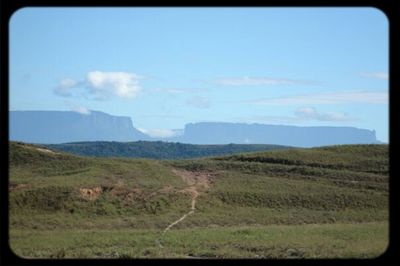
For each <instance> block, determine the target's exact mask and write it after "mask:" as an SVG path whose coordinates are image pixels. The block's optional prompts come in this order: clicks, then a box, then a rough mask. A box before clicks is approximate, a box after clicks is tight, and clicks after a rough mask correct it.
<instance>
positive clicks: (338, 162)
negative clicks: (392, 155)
mask: <svg viewBox="0 0 400 266" xmlns="http://www.w3.org/2000/svg"><path fill="white" fill-rule="evenodd" d="M37 148H38V146H33V145H24V144H17V143H11V144H10V182H11V185H12V190H11V192H10V228H11V246H12V248H13V249H14V250H15V252H16V253H17V254H19V255H22V256H28V257H138V256H139V257H182V256H185V255H192V256H205V257H216V256H217V257H237V256H239V257H293V256H294V257H296V256H297V257H354V256H356V257H373V256H377V255H379V254H381V253H382V252H383V251H384V249H385V248H386V244H387V219H388V210H387V208H388V182H387V181H388V147H387V145H346V146H335V147H326V148H317V149H296V150H287V151H270V152H261V153H251V154H242V155H232V156H227V157H217V158H209V159H197V160H180V161H156V160H146V159H101V158H87V157H77V156H73V155H69V154H64V153H50V152H46V151H40V150H38V149H37ZM173 168H175V169H179V168H180V169H186V170H190V171H194V172H209V173H212V175H211V178H212V185H211V188H210V189H209V190H208V191H207V192H205V193H202V194H200V196H199V197H198V202H197V205H196V212H195V213H194V214H193V215H190V216H188V217H187V219H186V220H185V221H184V222H182V223H179V224H178V225H177V226H176V227H174V228H173V229H172V230H171V231H170V232H168V233H167V234H166V235H165V239H164V248H163V249H160V248H158V247H157V245H156V244H155V242H154V241H155V240H156V239H157V237H159V235H160V232H161V231H162V230H163V229H164V228H165V227H166V226H167V225H168V224H169V223H171V222H172V221H174V220H176V219H177V218H179V217H180V216H181V215H183V214H184V213H186V212H187V211H188V210H189V208H190V203H191V202H190V198H189V197H188V195H186V194H183V193H179V192H178V191H179V190H180V189H182V188H184V187H185V186H187V185H186V184H185V183H184V182H183V181H182V179H181V178H180V177H179V176H177V175H176V174H174V173H173V172H172V171H171V170H172V169H173ZM96 186H99V187H101V188H102V190H103V193H102V194H101V195H100V196H99V198H97V199H96V200H94V201H88V200H85V199H83V198H82V196H81V195H80V192H79V188H93V187H96ZM177 229H179V230H177ZM94 231H95V232H97V233H94ZM82 232H89V233H90V234H82ZM55 235H56V236H55ZM50 238H51V240H50ZM139 240H140V241H139ZM116 242H118V244H117V243H116Z"/></svg>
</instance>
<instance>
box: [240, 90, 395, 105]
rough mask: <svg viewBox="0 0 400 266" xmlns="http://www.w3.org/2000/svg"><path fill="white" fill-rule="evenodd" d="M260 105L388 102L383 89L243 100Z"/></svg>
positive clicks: (386, 94) (386, 93)
mask: <svg viewBox="0 0 400 266" xmlns="http://www.w3.org/2000/svg"><path fill="white" fill-rule="evenodd" d="M243 102H244V103H249V104H260V105H319V104H355V103H365V104H388V92H385V91H343V92H325V93H315V94H307V95H297V96H284V97H276V98H263V99H253V100H248V101H243Z"/></svg>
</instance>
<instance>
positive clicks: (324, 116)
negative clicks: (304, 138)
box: [295, 107, 356, 122]
mask: <svg viewBox="0 0 400 266" xmlns="http://www.w3.org/2000/svg"><path fill="white" fill-rule="evenodd" d="M295 115H296V117H297V118H299V119H304V120H316V121H329V122H346V121H355V120H356V119H354V118H352V117H350V116H349V115H348V114H346V113H342V112H329V113H319V112H317V110H316V109H315V108H313V107H302V108H298V109H297V110H296V111H295Z"/></svg>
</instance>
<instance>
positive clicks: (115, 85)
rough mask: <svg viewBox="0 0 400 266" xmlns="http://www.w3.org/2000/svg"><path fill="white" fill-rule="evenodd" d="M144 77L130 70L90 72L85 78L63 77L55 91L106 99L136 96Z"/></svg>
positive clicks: (64, 95) (63, 93) (60, 93)
mask: <svg viewBox="0 0 400 266" xmlns="http://www.w3.org/2000/svg"><path fill="white" fill-rule="evenodd" d="M141 78H142V77H141V76H139V75H137V74H135V73H128V72H102V71H91V72H88V73H87V75H86V77H85V79H82V80H80V81H76V80H73V79H69V78H66V79H62V80H61V81H60V82H59V84H58V86H57V87H56V88H55V89H54V93H55V94H57V95H59V96H62V97H75V98H79V97H83V98H86V99H94V100H105V99H109V98H111V97H112V96H116V97H120V98H134V97H136V96H137V94H138V93H139V92H140V90H141V87H140V85H139V80H140V79H141Z"/></svg>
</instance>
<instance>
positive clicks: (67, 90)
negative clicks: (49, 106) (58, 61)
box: [54, 78, 78, 97]
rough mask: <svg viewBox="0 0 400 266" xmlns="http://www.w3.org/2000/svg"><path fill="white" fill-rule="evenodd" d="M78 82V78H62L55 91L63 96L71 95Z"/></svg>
mask: <svg viewBox="0 0 400 266" xmlns="http://www.w3.org/2000/svg"><path fill="white" fill-rule="evenodd" d="M77 84H78V82H77V81H76V80H73V79H70V78H65V79H62V80H60V82H59V83H58V86H57V87H56V88H55V89H54V93H55V94H57V95H59V96H63V97H71V96H72V95H73V92H72V89H73V88H75V87H76V86H77Z"/></svg>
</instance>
